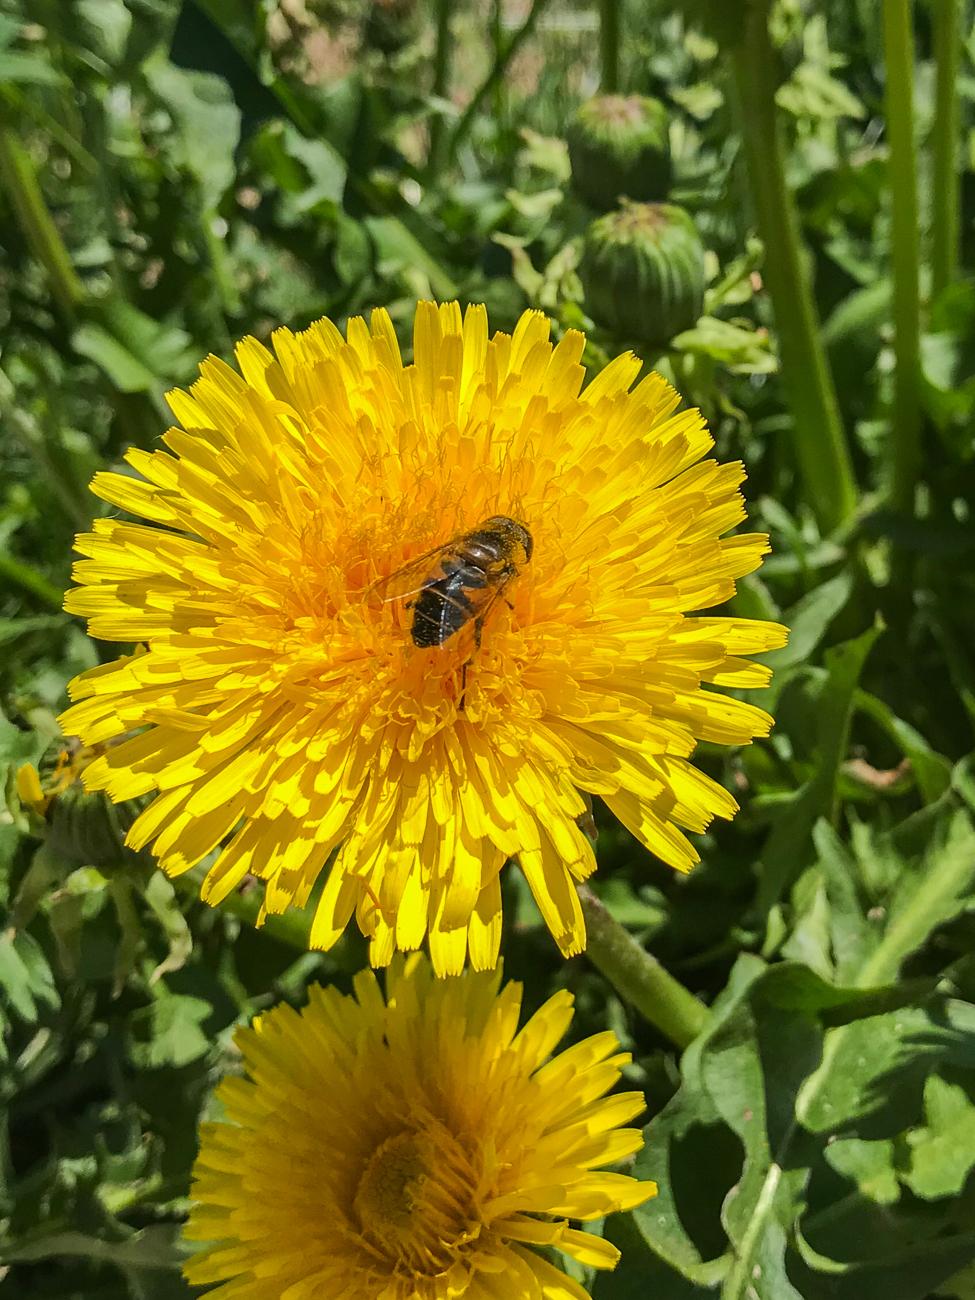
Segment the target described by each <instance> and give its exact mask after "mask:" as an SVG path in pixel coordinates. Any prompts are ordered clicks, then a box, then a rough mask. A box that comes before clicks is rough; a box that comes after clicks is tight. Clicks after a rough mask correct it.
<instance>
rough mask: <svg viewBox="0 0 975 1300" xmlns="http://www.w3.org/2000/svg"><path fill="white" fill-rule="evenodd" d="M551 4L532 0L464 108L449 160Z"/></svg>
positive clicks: (449, 153) (455, 132)
mask: <svg viewBox="0 0 975 1300" xmlns="http://www.w3.org/2000/svg"><path fill="white" fill-rule="evenodd" d="M550 2H551V0H532V6H531V8H530V9H529V11H528V14H527V16H526V18H525V21H524V22H523V23H522V24H521V26H520V27H519V28H518V30H517V31H516V32H515V33H514V34H513V35H512V36H511V38H510V40H509V41H508V42H507V44H506V45H505V47H504V49H503V50H502V51H501V52H500V53H499V54H498V55H497V57H496V58H495V60H494V63H493V64H492V65H491V71H490V72H489V73H488V75H487V76H486V77H485V78H484V80H483V81H482V82H481V84H480V85H479V86H478V88H477V90H475V92H474V95H473V98H472V99H471V102H470V103H469V104H468V105H467V107H466V108H465V109H464V112H463V114H462V115H461V119H460V121H459V122H458V123H457V126H456V127H455V128H454V133H453V135H452V136H451V137H450V148H449V150H448V155H449V157H450V158H456V157H457V150H458V149H459V148H460V146H461V145H462V144H463V143H464V141H465V140H466V139H467V135H468V132H469V131H470V129H471V127H472V126H473V124H474V119H475V118H476V117H477V115H478V113H479V112H480V111H481V105H482V104H483V103H484V101H485V99H486V98H487V96H488V95H489V94H490V93H491V91H492V90H493V88H494V87H495V86H496V85H497V83H498V82H499V81H500V80H501V78H502V77H503V76H504V74H505V73H506V72H507V71H508V68H509V67H510V65H511V60H512V59H513V58H514V57H515V55H516V54H517V53H518V51H519V50H520V49H521V47H522V46H523V45H524V44H525V42H526V41H527V40H528V39H529V38H530V37H531V36H532V34H533V33H534V31H535V28H536V27H537V26H538V20H539V18H541V16H542V14H543V13H544V12H545V9H546V8H547V7H548V5H549V4H550ZM438 3H442V0H438Z"/></svg>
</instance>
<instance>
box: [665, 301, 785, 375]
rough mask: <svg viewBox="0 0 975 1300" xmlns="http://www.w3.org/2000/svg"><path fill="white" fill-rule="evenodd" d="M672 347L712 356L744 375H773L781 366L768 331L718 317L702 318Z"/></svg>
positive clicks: (699, 354)
mask: <svg viewBox="0 0 975 1300" xmlns="http://www.w3.org/2000/svg"><path fill="white" fill-rule="evenodd" d="M670 346H671V347H672V348H674V349H675V350H676V351H678V352H691V353H694V354H696V355H698V356H705V357H710V358H711V360H712V361H719V362H721V364H722V365H725V366H727V367H728V368H729V369H730V370H734V371H735V372H737V373H738V374H742V375H770V374H772V373H773V372H774V371H775V370H777V369H778V364H779V363H778V358H777V357H776V355H775V352H774V351H773V349H772V340H771V338H770V336H769V334H768V332H767V331H765V330H753V329H743V328H742V327H741V326H740V325H733V324H731V323H730V322H729V321H725V320H719V319H718V318H717V317H715V316H702V317H701V318H700V320H699V321H698V322H697V324H696V325H695V326H694V327H693V329H689V330H684V332H683V333H682V334H678V335H677V337H676V338H675V339H673V341H672V342H671V345H670Z"/></svg>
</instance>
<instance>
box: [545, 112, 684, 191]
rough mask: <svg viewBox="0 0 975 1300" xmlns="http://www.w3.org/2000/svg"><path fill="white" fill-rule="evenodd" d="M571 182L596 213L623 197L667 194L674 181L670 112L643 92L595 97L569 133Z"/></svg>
mask: <svg viewBox="0 0 975 1300" xmlns="http://www.w3.org/2000/svg"><path fill="white" fill-rule="evenodd" d="M566 135H567V139H568V143H569V161H570V162H571V164H572V186H573V189H574V190H575V191H576V193H577V194H578V195H579V197H580V198H581V199H583V200H584V201H585V202H586V203H588V204H589V206H590V207H592V208H595V209H596V210H597V211H598V212H606V211H607V210H608V209H609V208H612V207H615V206H616V204H617V203H618V201H619V200H620V199H621V198H628V199H635V200H639V201H643V200H646V199H663V198H666V196H667V191H668V190H669V188H670V182H671V179H672V172H671V165H670V133H669V131H668V127H667V110H666V109H665V108H664V106H663V104H661V103H660V101H659V100H657V99H648V98H646V97H645V96H643V95H630V96H628V97H625V98H624V96H622V95H597V96H596V97H595V98H594V99H589V100H587V101H586V102H585V103H584V104H583V105H582V106H581V107H580V108H579V109H578V111H577V112H576V115H575V117H573V119H572V121H571V122H570V123H569V128H568V131H567V132H566Z"/></svg>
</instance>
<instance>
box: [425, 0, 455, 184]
mask: <svg viewBox="0 0 975 1300" xmlns="http://www.w3.org/2000/svg"><path fill="white" fill-rule="evenodd" d="M453 14H454V0H436V20H437V43H436V45H435V46H434V51H433V87H432V89H433V94H434V95H435V96H436V97H437V99H446V98H447V95H448V94H449V91H450V68H451V64H452V63H453V52H454V51H453V39H454V38H453V34H452V32H451V30H450V20H451V18H452V17H453ZM443 142H444V119H443V115H442V114H441V113H440V112H439V111H438V112H437V114H436V116H435V117H433V118H432V119H431V121H430V153H429V156H428V158H427V166H428V168H429V170H430V172H431V173H432V174H436V172H437V169H438V168H439V166H440V163H441V161H442V158H443Z"/></svg>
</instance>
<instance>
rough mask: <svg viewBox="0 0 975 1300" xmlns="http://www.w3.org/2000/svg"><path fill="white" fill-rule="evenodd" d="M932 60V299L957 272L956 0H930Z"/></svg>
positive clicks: (958, 41) (958, 127)
mask: <svg viewBox="0 0 975 1300" xmlns="http://www.w3.org/2000/svg"><path fill="white" fill-rule="evenodd" d="M931 17H932V23H933V27H934V60H935V65H936V67H937V89H936V91H935V111H934V128H933V130H932V139H931V143H932V152H933V154H934V186H933V190H934V194H933V198H934V211H933V213H932V222H931V297H932V298H935V297H937V295H938V294H939V293H940V291H941V290H942V289H944V288H945V286H946V285H949V284H951V283H952V281H953V280H954V279H955V278H956V275H957V271H958V235H959V230H960V227H961V213H960V207H961V186H960V184H959V167H958V145H959V140H960V138H961V119H960V108H959V98H958V74H959V71H960V65H961V31H960V28H959V22H958V0H932V5H931Z"/></svg>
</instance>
